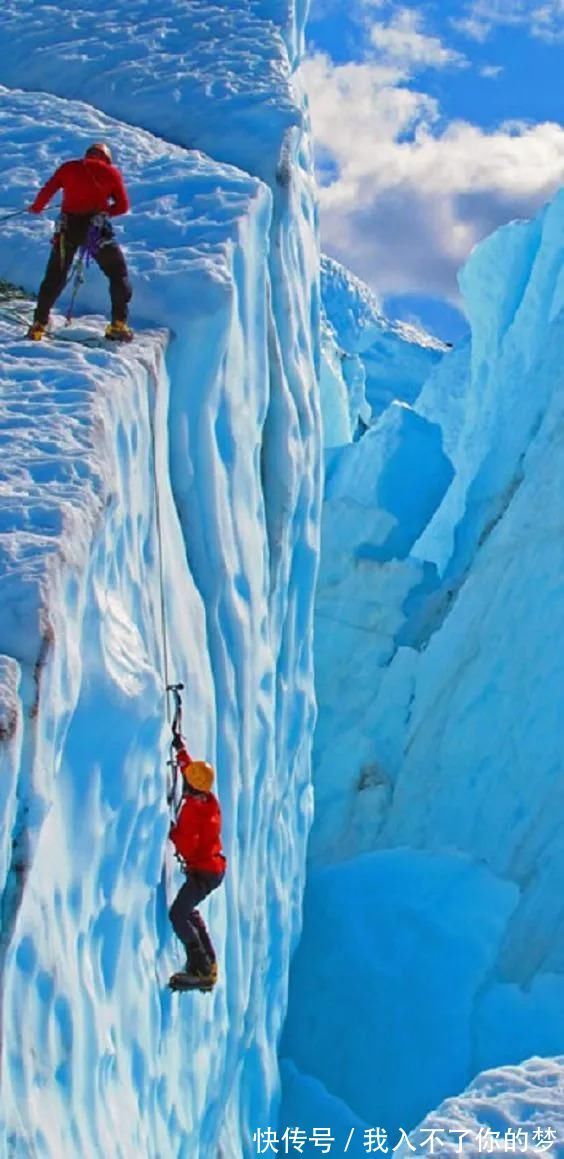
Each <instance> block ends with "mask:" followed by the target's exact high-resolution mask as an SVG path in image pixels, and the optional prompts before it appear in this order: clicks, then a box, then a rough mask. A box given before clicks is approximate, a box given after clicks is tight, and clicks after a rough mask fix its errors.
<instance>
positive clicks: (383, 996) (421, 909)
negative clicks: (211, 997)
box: [283, 193, 564, 1157]
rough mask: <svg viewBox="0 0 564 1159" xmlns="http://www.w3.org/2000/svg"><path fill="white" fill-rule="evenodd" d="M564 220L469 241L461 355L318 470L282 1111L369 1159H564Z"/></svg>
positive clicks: (347, 313) (551, 209)
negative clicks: (494, 1150) (306, 767)
mask: <svg viewBox="0 0 564 1159" xmlns="http://www.w3.org/2000/svg"><path fill="white" fill-rule="evenodd" d="M563 217H564V200H563V195H562V193H559V194H558V195H557V196H556V198H555V199H554V200H553V202H551V203H550V204H549V205H548V206H547V207H546V208H545V209H544V210H543V212H542V213H541V214H540V215H539V216H538V218H536V219H535V220H533V221H530V222H515V223H511V224H509V225H508V226H506V227H504V228H503V229H501V230H499V231H498V232H497V233H495V234H494V235H492V237H490V238H488V239H487V240H486V241H485V242H484V243H483V244H482V245H481V246H479V247H477V249H476V250H475V251H474V252H473V254H472V255H471V257H470V259H469V261H468V263H467V265H466V267H465V268H464V270H463V271H462V274H461V286H462V290H463V293H464V297H465V302H466V307H467V311H468V316H469V320H470V324H471V337H470V338H469V340H468V341H467V342H466V343H464V344H463V345H461V347H460V348H459V349H457V350H456V351H452V352H450V353H448V354H447V355H446V356H445V357H444V358H443V359H442V360H441V361H440V363H439V364H438V365H437V366H436V367H435V368H434V369H433V370H432V371H431V373H430V375H429V376H428V377H427V378H426V380H425V381H424V382H422V383H421V384H420V387H419V390H418V391H417V397H416V400H415V402H414V407H410V406H409V405H407V404H406V403H405V402H402V403H398V402H397V401H392V402H391V403H390V404H389V405H388V406H387V407H386V408H385V409H384V411H383V412H381V413H379V414H378V413H377V414H375V415H374V414H373V418H372V421H371V423H370V426H369V428H368V430H367V431H366V433H365V434H364V435H363V436H362V437H361V438H360V439H359V440H357V441H356V442H349V443H348V444H346V445H344V446H341V447H332V448H331V449H330V451H329V452H328V454H327V455H326V464H327V471H326V482H325V502H324V509H323V525H322V547H321V567H320V577H319V589H318V593H317V599H316V617H317V633H316V688H317V694H318V702H319V721H318V726H317V729H316V734H315V743H314V784H315V789H316V815H315V820H314V825H313V829H312V835H311V841H310V847H309V856H310V869H309V874H308V882H307V887H306V895H305V907H304V928H303V935H302V939H301V942H300V946H299V948H298V951H297V955H296V958H295V961H294V964H293V969H292V977H291V987H290V1006H289V1017H288V1021H287V1025H286V1030H285V1039H284V1043H283V1053H284V1054H285V1055H286V1056H287V1062H286V1064H285V1068H284V1070H285V1108H284V1113H285V1116H286V1121H287V1122H290V1121H291V1119H292V1115H293V1113H294V1111H295V1108H298V1107H300V1106H304V1105H305V1106H307V1105H310V1106H315V1107H317V1109H318V1117H319V1118H320V1119H321V1117H322V1115H323V1113H324V1112H325V1119H326V1120H327V1119H328V1116H329V1114H330V1113H333V1114H334V1117H335V1120H336V1121H338V1122H339V1124H340V1127H341V1138H342V1140H343V1142H344V1141H346V1139H347V1137H348V1133H349V1132H350V1131H352V1130H353V1128H354V1129H355V1132H356V1134H355V1138H356V1140H357V1145H358V1148H359V1153H362V1143H361V1139H362V1130H363V1129H368V1128H370V1127H375V1126H378V1125H381V1126H382V1127H386V1128H387V1130H388V1132H389V1138H388V1143H389V1145H390V1146H393V1145H394V1143H396V1142H397V1140H398V1138H399V1132H400V1128H404V1129H407V1131H408V1132H412V1134H411V1142H412V1143H413V1144H415V1145H418V1146H419V1148H420V1151H421V1153H424V1152H425V1146H424V1144H423V1146H422V1142H421V1136H420V1134H419V1131H420V1129H421V1130H422V1129H423V1128H428V1129H430V1130H432V1129H436V1130H440V1132H441V1135H440V1139H441V1142H440V1147H441V1151H440V1153H441V1154H443V1153H444V1154H454V1153H456V1149H457V1147H458V1146H459V1140H458V1138H457V1137H456V1132H457V1130H458V1129H460V1131H465V1132H466V1137H465V1138H464V1143H463V1146H462V1154H464V1155H468V1156H469V1157H473V1156H477V1155H479V1154H480V1153H483V1151H484V1149H485V1148H486V1147H487V1146H488V1142H487V1140H485V1139H484V1137H483V1136H480V1130H483V1132H485V1131H488V1130H489V1132H490V1145H491V1146H494V1147H495V1145H496V1144H495V1140H494V1143H492V1138H493V1136H492V1134H491V1133H492V1132H495V1131H497V1132H498V1140H499V1139H500V1140H501V1142H500V1145H499V1149H501V1150H503V1149H504V1146H505V1147H506V1148H507V1147H509V1146H510V1144H511V1133H513V1135H515V1132H517V1131H519V1130H520V1131H521V1136H520V1143H521V1147H522V1148H523V1141H524V1140H525V1142H524V1149H525V1150H526V1153H527V1154H531V1155H532V1154H536V1153H538V1150H539V1149H546V1150H550V1151H551V1152H552V1153H553V1154H558V1155H560V1154H562V1147H563V1142H562V1139H563V1137H564V1136H563V1130H564V1121H563V1116H562V1106H563V1105H564V1068H563V1060H562V1049H563V1043H564V1023H563V1020H562V993H563V990H562V986H563V982H562V979H563V958H562V954H563V944H562V917H563V913H562V890H561V879H562V866H563V862H562V858H563V850H564V845H563V842H562V826H561V800H562V759H563V753H562V731H561V727H560V724H559V719H560V705H561V689H562V676H563V673H562V647H561V638H562V621H563V608H564V603H563V600H562V574H563V567H564V558H563V550H562V537H561V535H560V531H559V528H560V524H561V514H560V495H561V489H562V488H561V473H562V464H563V462H564V456H563V454H562V450H563V448H562V429H563V425H562V399H563V393H562V384H563V376H562V343H563V322H562V318H563V316H564V315H563V308H564V297H563V294H564V280H563V272H562V271H563V261H562V258H563V251H562V221H563ZM341 282H342V279H341ZM353 297H354V295H351V294H350V293H348V292H345V291H344V290H343V286H342V284H341V285H340V286H339V287H338V288H337V290H335V294H334V302H333V305H334V310H333V316H334V320H336V322H337V323H338V322H339V313H340V315H341V321H342V328H343V331H344V328H345V326H346V324H348V322H349V321H350V317H351V312H352V315H354V313H355V309H356V307H354V308H353V306H351V301H352V299H353ZM339 303H340V304H339ZM370 443H372V447H371V448H370ZM391 481H395V482H394V485H393V486H390V482H391ZM351 976H352V978H353V979H354V982H352V983H351V985H349V986H344V985H343V981H342V980H343V978H344V977H348V978H350V977H351ZM359 977H360V978H361V984H358V982H357V979H358V978H359ZM367 994H370V1002H367V1001H366V995H367ZM335 1042H339V1051H338V1052H336V1051H335V1050H334V1049H333V1044H334V1043H335ZM537 1055H538V1056H542V1057H541V1058H540V1059H538V1058H537V1059H535V1058H534V1056H537ZM310 1121H311V1120H310ZM506 1131H507V1132H509V1137H508V1139H507V1141H506V1142H504V1139H505V1132H506ZM550 1132H552V1135H550ZM449 1133H450V1134H449ZM525 1137H526V1138H525ZM437 1145H439V1144H437ZM312 1152H313V1148H312ZM398 1153H400V1154H402V1155H403V1154H405V1155H407V1154H409V1153H411V1150H410V1146H409V1145H408V1144H407V1143H404V1144H403V1145H402V1146H401V1147H400V1149H399V1151H398Z"/></svg>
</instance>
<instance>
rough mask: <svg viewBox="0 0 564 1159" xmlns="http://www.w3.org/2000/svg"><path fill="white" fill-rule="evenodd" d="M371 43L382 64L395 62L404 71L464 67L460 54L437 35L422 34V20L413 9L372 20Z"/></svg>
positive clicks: (463, 59)
mask: <svg viewBox="0 0 564 1159" xmlns="http://www.w3.org/2000/svg"><path fill="white" fill-rule="evenodd" d="M370 40H371V43H372V45H373V46H374V47H375V48H376V49H377V50H378V52H379V54H380V55H381V57H382V58H383V60H385V61H389V62H395V63H397V64H398V66H399V67H401V68H403V69H404V70H405V71H406V72H413V71H420V70H421V69H423V68H446V67H448V66H452V65H457V66H459V67H460V66H465V65H467V63H468V62H467V61H466V59H465V58H464V57H463V56H462V55H461V53H459V52H456V51H455V50H454V49H452V48H447V47H446V46H445V45H444V44H443V43H442V41H441V40H440V39H439V37H438V36H429V35H427V33H425V32H424V31H423V18H422V15H421V13H420V12H419V11H418V10H417V9H415V8H397V9H396V10H395V11H394V13H393V14H392V17H391V19H390V20H389V21H388V22H387V23H384V22H382V21H375V22H374V23H373V24H372V27H371V28H370Z"/></svg>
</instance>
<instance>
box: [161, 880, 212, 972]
mask: <svg viewBox="0 0 564 1159" xmlns="http://www.w3.org/2000/svg"><path fill="white" fill-rule="evenodd" d="M224 876H225V871H223V872H221V873H202V872H199V871H197V870H194V869H190V870H189V871H188V874H187V876H186V882H185V884H184V885H183V886H182V888H181V889H180V890H179V892H178V894H177V896H176V898H175V899H174V901H173V903H172V905H171V907H170V913H169V917H170V920H171V922H172V925H173V929H174V932H175V934H176V936H177V938H180V941H181V942H183V944H184V946H185V949H186V956H187V958H188V962H189V965H190V968H191V969H192V970H206V969H208V968H209V966H211V965H213V963H214V962H215V961H216V956H215V950H214V948H213V946H212V943H211V939H210V936H209V934H208V931H207V927H206V923H205V922H204V919H203V917H202V915H201V914H200V913H199V912H198V910H197V909H196V906H197V905H199V903H200V902H201V901H203V900H204V898H205V897H207V896H208V894H209V893H212V891H213V890H214V889H217V887H218V885H221V883H222V881H223V878H224Z"/></svg>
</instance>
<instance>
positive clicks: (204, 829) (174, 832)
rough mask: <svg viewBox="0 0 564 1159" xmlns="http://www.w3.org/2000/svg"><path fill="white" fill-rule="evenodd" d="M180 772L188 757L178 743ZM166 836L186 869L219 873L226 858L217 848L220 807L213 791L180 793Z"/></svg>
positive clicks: (219, 829)
mask: <svg viewBox="0 0 564 1159" xmlns="http://www.w3.org/2000/svg"><path fill="white" fill-rule="evenodd" d="M176 759H177V761H178V764H179V766H180V769H181V770H182V772H184V771H185V770H186V769H187V768H188V766H189V765H190V764H191V763H192V757H191V756H190V753H189V752H188V751H187V749H186V748H185V747H184V745H182V746H181V747H179V748H178V749H177V757H176ZM169 837H170V839H171V841H172V843H173V845H174V846H175V848H176V850H177V852H178V853H179V854H180V856H181V858H182V860H183V861H185V862H186V866H187V868H188V869H195V870H201V872H202V873H223V872H224V870H225V866H226V865H227V862H226V860H225V857H224V856H223V852H222V849H221V809H220V807H219V801H218V800H217V797H214V795H213V793H197V792H194V791H190V790H189V791H188V792H186V793H185V794H184V797H183V798H182V802H181V804H180V809H179V811H178V814H177V817H176V824H175V825H172V826H171V830H170V833H169Z"/></svg>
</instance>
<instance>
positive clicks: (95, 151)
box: [84, 141, 112, 165]
mask: <svg viewBox="0 0 564 1159" xmlns="http://www.w3.org/2000/svg"><path fill="white" fill-rule="evenodd" d="M84 156H85V157H99V158H100V160H102V159H103V160H104V161H107V162H108V165H111V163H112V151H111V149H110V146H109V145H106V143H105V142H104V141H95V142H94V144H93V145H89V146H88V148H87V150H86V153H85V154H84Z"/></svg>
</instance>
